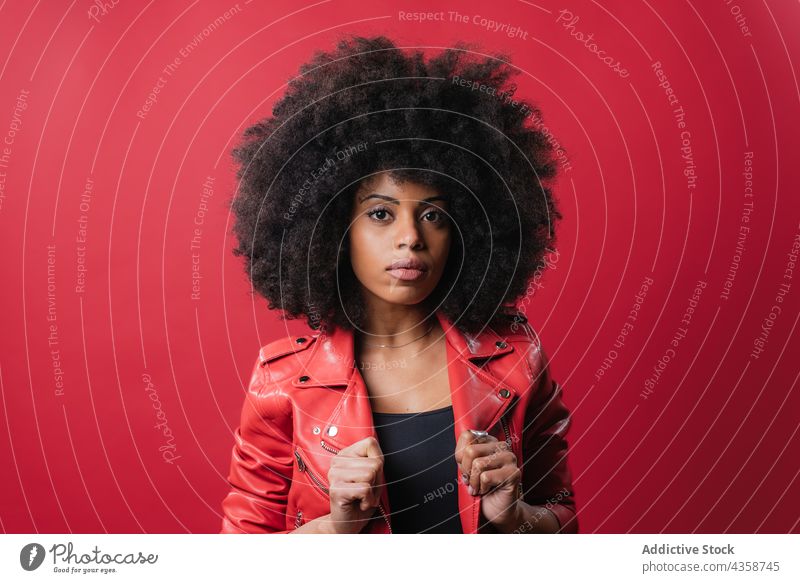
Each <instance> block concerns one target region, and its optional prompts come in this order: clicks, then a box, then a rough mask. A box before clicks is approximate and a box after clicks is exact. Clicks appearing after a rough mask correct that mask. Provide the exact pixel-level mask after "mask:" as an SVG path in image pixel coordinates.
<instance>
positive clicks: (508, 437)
mask: <svg viewBox="0 0 800 583" xmlns="http://www.w3.org/2000/svg"><path fill="white" fill-rule="evenodd" d="M507 414H508V411H506V412H505V413H503V415H502V416H501V417H500V424H501V425H502V426H503V433H504V434H505V436H506V443H507V444H508V449H510V450H511V451H514V447H513V444H512V442H511V431H510V430H509V428H508V421H507V420H506V415H507ZM517 498H519V499H520V500H522V498H523V488H522V482H521V481H520V482H519V484H517Z"/></svg>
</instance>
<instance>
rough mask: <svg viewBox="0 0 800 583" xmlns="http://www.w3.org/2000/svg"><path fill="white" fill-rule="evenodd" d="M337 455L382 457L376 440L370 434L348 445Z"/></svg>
mask: <svg viewBox="0 0 800 583" xmlns="http://www.w3.org/2000/svg"><path fill="white" fill-rule="evenodd" d="M337 455H345V456H353V457H374V458H382V457H383V452H382V451H381V446H380V444H379V443H378V440H377V439H375V438H374V437H373V436H371V435H370V436H369V437H365V438H364V439H361V440H359V441H356V442H355V443H353V444H351V445H348V446H347V447H346V448H344V449H343V450H342V451H340V452H339V453H338V454H337Z"/></svg>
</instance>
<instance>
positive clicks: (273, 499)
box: [221, 360, 293, 533]
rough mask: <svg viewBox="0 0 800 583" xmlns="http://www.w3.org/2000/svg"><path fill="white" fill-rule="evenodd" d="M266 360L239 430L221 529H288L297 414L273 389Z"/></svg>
mask: <svg viewBox="0 0 800 583" xmlns="http://www.w3.org/2000/svg"><path fill="white" fill-rule="evenodd" d="M269 389H270V383H269V371H268V369H267V365H266V364H263V365H262V363H261V361H260V360H258V361H257V362H256V364H255V367H254V368H253V373H252V375H251V378H250V384H249V387H248V389H247V393H246V395H245V400H244V406H243V407H242V413H241V420H240V424H239V427H238V429H237V430H236V431H235V433H234V445H233V452H232V454H231V465H230V473H229V475H228V482H229V484H230V486H231V489H230V491H229V492H228V495H227V496H226V497H225V499H224V500H223V502H222V510H223V518H222V529H221V532H222V533H286V532H289V531H288V530H286V505H287V498H288V494H289V487H290V485H291V478H292V462H293V458H292V418H291V407H290V406H289V404H288V401H287V400H286V399H285V397H283V396H282V395H279V394H277V391H273V392H270V390H269Z"/></svg>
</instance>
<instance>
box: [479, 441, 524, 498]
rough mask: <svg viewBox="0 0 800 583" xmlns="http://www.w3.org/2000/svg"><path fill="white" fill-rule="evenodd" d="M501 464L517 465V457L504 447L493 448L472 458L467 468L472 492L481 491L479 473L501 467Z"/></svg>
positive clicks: (513, 466) (514, 466)
mask: <svg viewBox="0 0 800 583" xmlns="http://www.w3.org/2000/svg"><path fill="white" fill-rule="evenodd" d="M503 466H510V467H511V468H516V467H517V457H516V456H515V455H514V454H513V453H512V452H510V451H508V450H506V449H495V450H494V451H492V452H491V453H489V455H485V456H482V457H478V458H475V459H474V460H472V467H471V468H470V470H469V485H470V486H472V489H473V491H474V492H476V493H478V492H480V493H483V492H481V474H483V473H484V472H486V471H488V470H494V469H497V468H502V467H503Z"/></svg>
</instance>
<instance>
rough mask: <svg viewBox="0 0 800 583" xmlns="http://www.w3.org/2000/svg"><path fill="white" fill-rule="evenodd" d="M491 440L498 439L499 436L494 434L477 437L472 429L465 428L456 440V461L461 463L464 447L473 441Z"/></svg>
mask: <svg viewBox="0 0 800 583" xmlns="http://www.w3.org/2000/svg"><path fill="white" fill-rule="evenodd" d="M490 441H497V438H496V437H494V436H493V435H487V436H484V437H476V436H475V434H474V433H472V431H470V430H469V429H465V430H464V431H462V432H461V433H460V434H459V436H458V439H457V440H456V463H461V455H462V453H463V450H464V448H465V447H467V446H468V445H471V444H473V443H488V442H490Z"/></svg>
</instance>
